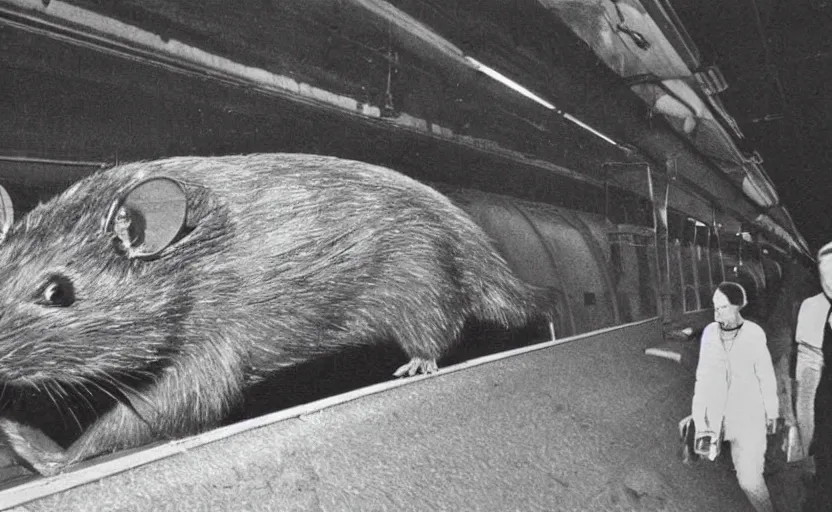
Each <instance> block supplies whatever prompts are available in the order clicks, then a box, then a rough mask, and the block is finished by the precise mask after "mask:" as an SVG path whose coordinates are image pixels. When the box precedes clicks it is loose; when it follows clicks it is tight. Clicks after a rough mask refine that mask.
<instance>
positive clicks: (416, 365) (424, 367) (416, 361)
mask: <svg viewBox="0 0 832 512" xmlns="http://www.w3.org/2000/svg"><path fill="white" fill-rule="evenodd" d="M438 370H439V367H438V366H437V365H436V359H422V358H421V357H414V358H413V359H411V360H410V361H409V362H408V363H407V364H404V365H402V366H400V367H399V369H398V370H396V371H395V372H394V373H393V376H394V377H403V376H404V375H405V374H407V376H408V377H413V376H414V375H416V374H417V373H425V374H427V373H433V372H435V371H438Z"/></svg>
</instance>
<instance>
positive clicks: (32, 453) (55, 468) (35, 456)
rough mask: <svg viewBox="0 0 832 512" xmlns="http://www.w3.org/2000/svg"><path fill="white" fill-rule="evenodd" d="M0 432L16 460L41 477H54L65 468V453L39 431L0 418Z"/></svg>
mask: <svg viewBox="0 0 832 512" xmlns="http://www.w3.org/2000/svg"><path fill="white" fill-rule="evenodd" d="M0 431H2V433H3V437H4V438H5V442H6V444H7V445H8V447H9V448H11V450H12V451H13V452H14V454H15V455H16V456H17V458H19V459H20V460H21V461H22V462H23V463H24V464H25V465H26V466H29V467H30V468H32V469H34V470H35V471H37V472H38V473H40V474H41V475H43V476H52V475H55V474H57V473H60V472H61V471H62V470H63V469H64V468H65V467H66V466H67V462H68V461H67V455H66V451H64V450H63V449H62V448H61V447H60V446H58V444H57V443H55V441H53V440H52V439H50V438H49V437H48V436H47V435H46V434H44V433H43V432H41V431H40V430H39V429H36V428H33V427H29V426H27V425H23V424H22V423H18V422H16V421H14V420H10V419H8V418H0Z"/></svg>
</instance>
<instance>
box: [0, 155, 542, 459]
mask: <svg viewBox="0 0 832 512" xmlns="http://www.w3.org/2000/svg"><path fill="white" fill-rule="evenodd" d="M153 176H167V177H170V178H173V179H176V180H178V181H179V182H180V183H182V184H184V186H185V189H186V193H187V198H188V199H187V200H188V220H187V226H188V228H187V229H186V230H185V234H184V236H183V237H181V239H179V240H177V241H175V242H174V243H172V244H171V245H170V246H169V247H167V248H166V249H165V250H164V251H163V252H162V253H161V254H160V256H159V257H158V258H156V259H153V260H150V261H147V260H142V259H131V258H128V257H127V256H126V255H125V254H124V253H123V252H120V251H118V250H117V249H116V245H117V244H116V243H114V234H113V233H112V232H105V231H103V230H102V223H103V220H104V218H105V217H106V215H107V212H108V208H109V207H110V205H111V203H112V202H113V200H114V199H116V198H118V197H120V196H122V195H123V194H124V193H125V191H127V190H129V189H130V188H131V187H133V186H134V185H136V184H137V183H139V182H140V181H142V180H144V179H146V178H149V177H153ZM50 276H52V277H50ZM54 276H62V277H60V279H63V280H65V281H66V280H68V281H70V282H71V285H72V288H73V294H74V295H73V298H74V302H72V303H71V304H70V305H68V306H64V307H62V306H55V305H44V304H43V295H44V292H43V290H44V286H45V283H47V282H49V281H50V279H52V281H54V279H55V277H54ZM536 297H537V296H536V292H534V291H533V290H532V289H531V288H530V287H529V286H527V285H526V284H524V283H523V282H522V281H520V280H519V279H518V278H516V277H515V276H514V275H513V274H512V272H511V271H510V269H509V267H508V265H507V264H506V263H505V261H504V260H503V259H502V258H501V257H500V256H499V255H498V254H497V253H496V252H495V251H494V249H493V247H492V245H491V244H490V242H489V240H488V238H487V236H486V235H485V233H484V232H483V231H482V230H481V229H480V228H479V227H478V226H477V225H476V224H475V223H474V222H473V221H472V220H471V219H470V218H469V217H468V216H467V215H466V214H465V213H464V212H462V211H461V210H460V209H458V208H457V207H455V206H454V205H453V204H452V203H451V202H450V201H449V200H448V199H447V198H446V197H445V196H443V195H441V194H439V193H438V192H436V191H435V190H433V189H431V188H429V187H427V186H425V185H422V184H420V183H418V182H416V181H414V180H412V179H410V178H407V177H405V176H403V175H401V174H399V173H396V172H394V171H391V170H389V169H385V168H381V167H377V166H373V165H369V164H366V163H361V162H356V161H350V160H342V159H337V158H333V157H324V156H314V155H299V154H271V155H268V154H261V155H247V156H230V157H216V158H207V157H206V158H202V157H181V158H170V159H165V160H159V161H152V162H137V163H130V164H126V165H121V166H118V167H115V168H112V169H108V170H103V171H100V172H98V173H96V174H94V175H92V176H90V177H88V178H86V179H84V180H82V181H81V182H79V183H77V184H75V185H74V186H72V187H71V188H70V189H68V190H67V191H65V192H64V193H63V194H61V195H59V196H57V197H55V198H54V199H52V200H51V201H49V202H48V203H46V204H43V205H40V206H38V207H37V208H36V209H34V210H33V211H31V212H30V213H29V214H28V215H26V217H25V218H23V219H21V220H20V221H19V222H18V223H17V224H15V225H14V226H13V228H12V229H11V230H10V232H9V233H8V237H7V239H6V241H5V242H4V243H3V244H2V245H0V380H2V381H3V382H5V383H7V384H14V385H37V386H48V385H49V383H56V382H57V383H67V384H81V385H84V384H89V383H91V382H92V381H99V382H102V381H103V382H109V383H113V384H118V383H121V382H126V379H127V378H134V377H146V378H147V380H148V384H147V385H144V386H143V387H141V388H138V389H136V387H135V386H130V387H128V386H126V385H125V386H119V387H120V388H121V391H122V392H123V393H124V396H125V397H126V399H124V400H122V402H120V403H118V404H117V405H116V406H115V408H113V409H112V410H110V411H108V412H107V413H106V414H104V415H103V416H101V418H100V419H99V420H98V421H97V422H96V423H95V424H93V425H92V427H90V428H89V429H88V430H87V431H86V432H85V433H84V434H83V435H82V437H81V438H80V439H79V440H78V441H76V442H75V443H74V444H73V445H72V446H71V447H70V448H69V450H67V452H66V453H65V454H58V455H56V454H55V453H54V450H52V449H44V450H39V449H38V447H37V443H34V444H32V443H28V442H25V439H26V438H30V439H31V437H32V436H27V435H26V433H25V427H24V426H22V425H20V424H17V423H15V422H13V421H11V420H8V419H7V420H3V421H2V423H0V427H2V429H3V430H4V431H5V434H6V438H7V440H8V441H9V443H10V444H11V445H12V446H13V447H14V448H15V449H16V451H17V452H18V454H19V455H20V456H21V457H22V458H24V459H25V460H26V461H27V462H28V463H29V464H30V465H32V466H33V467H35V469H37V470H38V471H40V472H41V473H47V474H48V473H51V472H54V471H58V470H60V469H61V468H62V467H64V466H65V465H66V464H69V463H72V462H75V461H78V460H81V459H84V458H87V457H89V456H92V455H95V454H98V453H101V452H104V451H112V450H116V449H122V448H128V447H133V446H137V445H141V444H144V443H146V442H148V441H150V440H152V439H154V438H157V437H159V436H169V437H177V436H182V435H187V434H192V433H195V432H198V431H200V430H204V429H205V428H208V427H211V426H214V425H216V424H217V423H218V422H219V421H220V420H221V419H222V418H223V417H224V416H225V415H226V414H227V413H228V412H229V410H230V408H231V407H233V406H234V405H235V404H236V403H237V402H238V401H239V399H240V395H241V392H242V389H243V387H244V385H245V383H246V381H247V380H248V379H250V378H252V377H253V376H255V377H256V376H265V375H268V374H269V373H271V372H275V371H279V370H280V369H281V368H283V367H286V366H288V365H292V364H293V363H296V362H299V361H304V360H308V359H309V358H314V357H316V355H319V354H324V353H331V352H333V351H336V350H337V349H338V348H339V347H340V346H349V345H355V344H358V343H365V342H372V341H376V340H379V339H384V338H388V339H394V340H395V341H397V342H398V343H399V344H400V346H401V347H402V348H403V349H404V351H405V352H406V353H407V354H408V355H409V356H410V357H411V358H413V359H412V362H411V364H410V365H409V366H408V365H406V367H403V368H402V370H403V371H404V370H409V373H411V374H412V373H413V372H414V371H417V370H422V371H432V370H433V369H435V367H436V366H435V360H436V359H437V358H438V357H440V356H441V355H442V354H443V353H444V352H445V351H446V350H447V349H448V348H449V346H450V344H451V343H452V342H453V341H454V340H455V339H456V338H457V336H458V335H459V333H460V331H461V329H462V327H463V324H464V322H465V320H466V319H467V318H469V317H473V318H477V319H480V320H485V321H492V322H498V323H500V324H502V325H505V326H507V327H510V326H522V325H524V324H526V323H527V322H528V321H529V319H530V318H531V317H532V315H534V314H535V313H536V312H537V311H536V305H537V304H536V301H537V300H538V299H537V298H536ZM16 440H17V441H16ZM33 442H34V441H33Z"/></svg>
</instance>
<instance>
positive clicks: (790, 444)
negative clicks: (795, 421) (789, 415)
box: [783, 425, 808, 463]
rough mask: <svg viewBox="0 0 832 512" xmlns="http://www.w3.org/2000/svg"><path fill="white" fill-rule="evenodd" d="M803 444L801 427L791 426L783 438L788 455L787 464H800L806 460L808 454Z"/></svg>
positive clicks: (784, 449) (784, 448)
mask: <svg viewBox="0 0 832 512" xmlns="http://www.w3.org/2000/svg"><path fill="white" fill-rule="evenodd" d="M806 448H807V447H806V446H805V445H804V443H803V436H801V432H800V427H798V426H797V425H791V426H790V427H789V428H788V431H787V432H786V435H785V436H784V438H783V451H784V452H785V453H786V462H790V463H791V462H799V461H801V460H804V459H805V458H806V457H807V456H808V454H807V453H806V451H807V450H806Z"/></svg>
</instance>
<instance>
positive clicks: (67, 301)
mask: <svg viewBox="0 0 832 512" xmlns="http://www.w3.org/2000/svg"><path fill="white" fill-rule="evenodd" d="M73 302H75V289H74V287H73V286H72V281H70V280H69V278H67V277H65V276H60V275H52V276H49V279H47V280H46V284H44V285H43V288H42V289H41V292H40V296H39V297H38V303H40V304H43V305H44V306H57V307H67V306H71V305H72V303H73Z"/></svg>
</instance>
